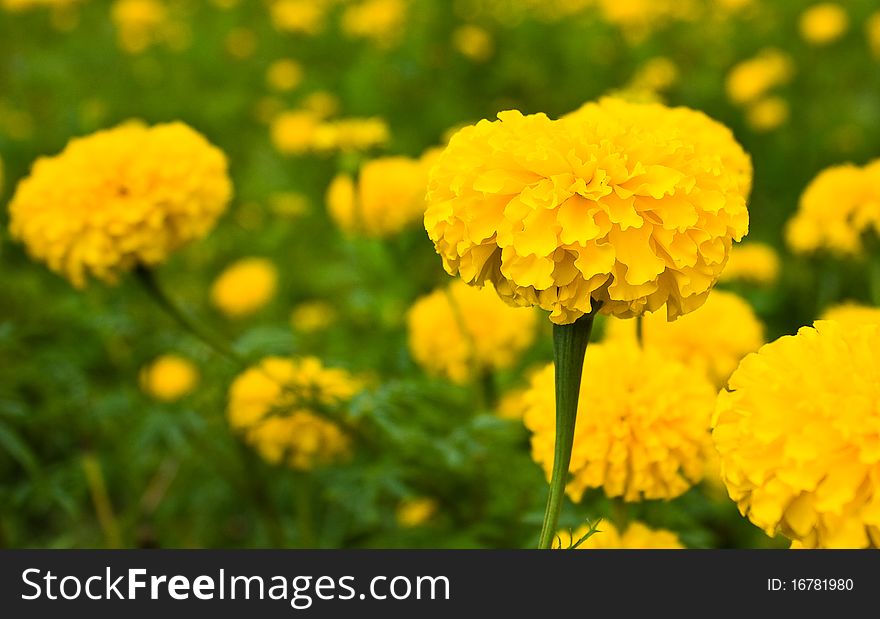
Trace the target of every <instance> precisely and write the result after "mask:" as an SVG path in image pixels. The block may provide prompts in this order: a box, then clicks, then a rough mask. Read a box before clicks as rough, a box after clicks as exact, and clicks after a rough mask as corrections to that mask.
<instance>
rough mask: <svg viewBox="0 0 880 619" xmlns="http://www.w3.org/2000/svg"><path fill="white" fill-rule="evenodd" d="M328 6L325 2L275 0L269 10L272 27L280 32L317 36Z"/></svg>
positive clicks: (323, 0) (314, 0) (315, 0)
mask: <svg viewBox="0 0 880 619" xmlns="http://www.w3.org/2000/svg"><path fill="white" fill-rule="evenodd" d="M329 4H330V3H329V2H328V1H327V0H275V2H273V3H272V5H271V10H270V16H271V18H272V25H273V26H275V29H276V30H280V31H281V32H293V33H297V34H307V35H315V34H319V33H320V32H321V31H322V30H323V29H324V18H325V14H326V12H327V8H328V6H329Z"/></svg>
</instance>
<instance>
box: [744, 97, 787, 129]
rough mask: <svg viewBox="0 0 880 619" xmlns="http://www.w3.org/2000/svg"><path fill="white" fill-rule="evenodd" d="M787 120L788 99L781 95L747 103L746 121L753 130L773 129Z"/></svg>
mask: <svg viewBox="0 0 880 619" xmlns="http://www.w3.org/2000/svg"><path fill="white" fill-rule="evenodd" d="M787 120H788V101H786V100H785V99H783V98H782V97H766V98H764V99H760V100H759V101H756V102H754V103H752V104H751V105H749V107H748V109H747V110H746V122H747V123H748V125H749V127H751V128H752V130H753V131H756V132H758V133H766V132H768V131H773V130H774V129H777V128H778V127H779V126H780V125H782V124H783V123H784V122H785V121H787Z"/></svg>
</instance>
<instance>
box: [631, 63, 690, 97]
mask: <svg viewBox="0 0 880 619" xmlns="http://www.w3.org/2000/svg"><path fill="white" fill-rule="evenodd" d="M677 81H678V67H676V66H675V63H674V62H672V60H670V59H669V58H665V57H663V56H657V57H655V58H651V59H650V60H648V61H647V62H645V64H643V65H642V66H641V67H639V69H638V71H636V74H635V75H634V76H633V77H632V79H631V80H630V83H629V86H628V88H629V89H631V90H635V91H648V92H663V91H664V90H667V89H669V88H670V87H671V86H672V85H674V84H675V82H677Z"/></svg>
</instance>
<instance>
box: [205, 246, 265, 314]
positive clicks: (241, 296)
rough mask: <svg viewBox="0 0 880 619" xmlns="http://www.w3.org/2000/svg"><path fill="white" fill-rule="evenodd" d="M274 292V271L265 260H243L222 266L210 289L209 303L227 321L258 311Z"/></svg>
mask: <svg viewBox="0 0 880 619" xmlns="http://www.w3.org/2000/svg"><path fill="white" fill-rule="evenodd" d="M277 289H278V269H277V268H276V267H275V264H274V263H273V262H272V261H271V260H267V259H266V258H243V259H241V260H238V261H237V262H234V263H233V264H231V265H230V266H228V267H226V269H224V271H223V272H222V273H221V274H220V275H219V276H218V277H217V279H216V280H214V283H213V285H212V286H211V303H212V304H213V305H214V307H216V308H217V309H219V310H220V311H221V312H223V313H224V314H225V315H227V316H229V317H231V318H242V317H244V316H249V315H250V314H253V313H254V312H257V311H258V310H260V309H262V308H263V307H264V306H265V305H266V304H267V303H268V302H269V301H271V300H272V298H273V297H274V296H275V292H276V290H277Z"/></svg>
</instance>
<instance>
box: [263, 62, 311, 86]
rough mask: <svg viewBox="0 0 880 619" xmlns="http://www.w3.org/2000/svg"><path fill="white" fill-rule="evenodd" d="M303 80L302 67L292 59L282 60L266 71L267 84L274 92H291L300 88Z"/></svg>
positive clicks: (271, 65)
mask: <svg viewBox="0 0 880 619" xmlns="http://www.w3.org/2000/svg"><path fill="white" fill-rule="evenodd" d="M302 78H303V69H302V66H300V64H299V63H298V62H297V61H296V60H292V59H290V58H281V59H279V60H276V61H275V62H273V63H272V64H270V65H269V68H268V69H267V70H266V83H268V84H269V87H270V88H272V89H273V90H277V91H279V92H289V91H291V90H293V89H294V88H296V87H297V86H299V84H300V82H302Z"/></svg>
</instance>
